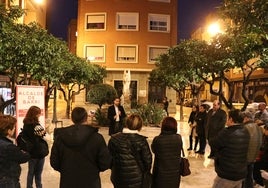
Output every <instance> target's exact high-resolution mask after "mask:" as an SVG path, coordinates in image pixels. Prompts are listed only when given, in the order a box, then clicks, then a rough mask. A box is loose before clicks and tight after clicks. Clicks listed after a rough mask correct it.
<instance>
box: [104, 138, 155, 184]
mask: <svg viewBox="0 0 268 188" xmlns="http://www.w3.org/2000/svg"><path fill="white" fill-rule="evenodd" d="M146 138H147V137H145V136H142V135H139V134H136V133H117V134H114V135H112V137H111V139H110V141H109V143H108V148H109V150H110V153H111V154H112V156H113V166H112V174H111V181H112V182H113V184H114V186H115V187H116V188H139V187H141V182H142V174H143V173H145V172H148V171H150V169H151V165H152V154H151V151H150V148H149V145H148V142H147V140H146ZM130 144H131V146H130ZM131 148H132V149H131ZM134 152H136V154H134ZM135 156H136V157H137V158H138V160H136V159H135ZM137 161H138V162H137ZM138 163H139V164H138ZM141 165H142V166H141ZM141 168H142V169H141Z"/></svg>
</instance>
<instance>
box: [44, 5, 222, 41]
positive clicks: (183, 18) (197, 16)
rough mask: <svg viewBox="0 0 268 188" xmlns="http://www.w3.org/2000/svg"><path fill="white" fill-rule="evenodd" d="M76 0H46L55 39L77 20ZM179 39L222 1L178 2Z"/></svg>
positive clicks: (188, 35)
mask: <svg viewBox="0 0 268 188" xmlns="http://www.w3.org/2000/svg"><path fill="white" fill-rule="evenodd" d="M77 1H78V0H48V7H49V8H48V12H47V16H48V17H47V29H48V31H49V32H50V33H51V34H53V35H54V36H55V37H58V38H61V39H63V40H66V38H67V26H68V23H69V21H70V20H71V19H72V18H77ZM178 2H179V8H178V22H179V23H178V24H179V25H178V32H179V39H189V38H190V35H191V32H192V31H193V30H195V29H196V28H198V27H200V26H202V25H203V24H204V20H205V17H206V15H207V14H208V13H209V12H211V11H213V10H215V9H214V8H215V7H217V6H219V5H220V3H221V2H222V0H178Z"/></svg>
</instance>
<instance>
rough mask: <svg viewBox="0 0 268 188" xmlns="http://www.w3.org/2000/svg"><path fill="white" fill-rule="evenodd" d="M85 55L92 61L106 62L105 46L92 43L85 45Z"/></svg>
mask: <svg viewBox="0 0 268 188" xmlns="http://www.w3.org/2000/svg"><path fill="white" fill-rule="evenodd" d="M85 48H86V49H85V57H86V58H87V59H88V60H89V61H91V62H105V46H104V45H102V44H96V45H95V44H91V45H87V46H86V47H85Z"/></svg>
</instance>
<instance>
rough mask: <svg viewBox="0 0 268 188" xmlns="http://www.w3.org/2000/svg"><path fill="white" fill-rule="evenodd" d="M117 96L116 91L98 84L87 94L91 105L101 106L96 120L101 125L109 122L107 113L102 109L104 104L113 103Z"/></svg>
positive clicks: (105, 85)
mask: <svg viewBox="0 0 268 188" xmlns="http://www.w3.org/2000/svg"><path fill="white" fill-rule="evenodd" d="M116 96H118V95H117V92H116V89H115V88H114V87H112V86H111V85H108V84H96V85H93V86H92V87H91V88H90V90H89V92H88V94H87V99H88V101H89V102H90V103H92V104H97V105H98V106H99V108H98V109H97V110H96V112H95V118H96V120H97V122H98V124H99V125H105V124H107V123H108V121H109V119H107V114H106V112H104V111H103V110H102V109H101V107H102V106H103V105H104V104H111V103H113V100H114V98H115V97H116Z"/></svg>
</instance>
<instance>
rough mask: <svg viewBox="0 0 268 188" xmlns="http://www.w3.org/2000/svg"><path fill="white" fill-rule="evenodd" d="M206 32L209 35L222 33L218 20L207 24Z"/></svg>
mask: <svg viewBox="0 0 268 188" xmlns="http://www.w3.org/2000/svg"><path fill="white" fill-rule="evenodd" d="M207 32H208V34H209V36H211V37H213V36H215V35H217V34H219V33H222V30H221V28H220V24H219V23H218V22H215V23H212V24H210V25H209V26H208V28H207Z"/></svg>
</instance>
